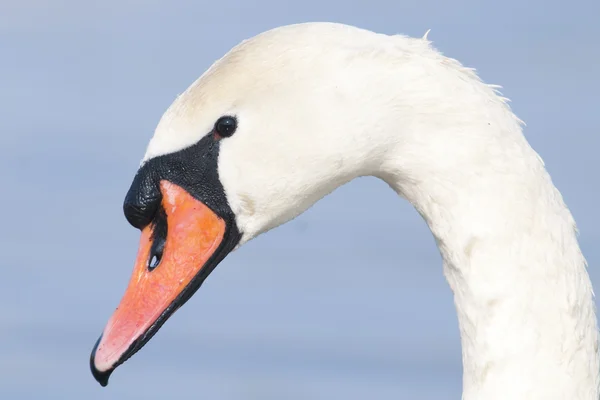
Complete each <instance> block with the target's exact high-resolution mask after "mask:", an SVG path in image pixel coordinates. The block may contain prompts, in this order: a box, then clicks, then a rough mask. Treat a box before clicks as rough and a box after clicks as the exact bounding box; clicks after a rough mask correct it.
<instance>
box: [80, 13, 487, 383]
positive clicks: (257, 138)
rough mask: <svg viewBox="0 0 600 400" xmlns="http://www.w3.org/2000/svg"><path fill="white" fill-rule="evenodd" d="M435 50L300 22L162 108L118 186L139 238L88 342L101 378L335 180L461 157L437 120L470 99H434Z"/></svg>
mask: <svg viewBox="0 0 600 400" xmlns="http://www.w3.org/2000/svg"><path fill="white" fill-rule="evenodd" d="M442 60H443V59H442V58H441V56H439V54H438V53H436V52H435V51H433V50H432V49H431V48H430V46H429V43H428V42H427V41H425V40H422V39H410V38H406V37H402V36H385V35H380V34H375V33H372V32H368V31H364V30H361V29H358V28H354V27H349V26H345V25H337V24H302V25H293V26H287V27H283V28H278V29H275V30H272V31H268V32H266V33H263V34H261V35H258V36H256V37H254V38H252V39H250V40H247V41H245V42H242V43H241V44H240V45H238V46H237V47H235V48H233V49H232V50H231V51H230V52H229V53H227V54H226V55H225V56H224V57H223V58H222V59H220V60H218V61H217V62H216V63H215V64H213V65H212V66H211V67H210V68H209V69H208V70H207V71H206V72H205V73H204V74H203V75H202V76H201V77H200V78H199V79H198V80H197V81H196V82H194V83H193V84H192V85H191V86H190V87H189V88H188V89H187V90H186V91H185V92H184V93H182V94H181V95H180V96H179V97H178V98H177V99H176V100H175V101H174V102H173V104H172V105H171V106H170V107H169V109H168V110H167V111H166V112H165V114H164V115H163V117H162V119H161V120H160V122H159V124H158V126H157V128H156V131H155V134H154V136H153V137H152V139H151V141H150V143H149V145H148V147H147V150H146V154H145V156H144V158H143V160H142V163H141V165H140V168H139V170H138V171H137V174H136V175H135V177H134V179H133V183H132V185H131V188H130V189H129V192H128V193H127V195H126V198H125V202H124V212H125V216H126V218H127V220H128V221H129V222H130V223H131V224H132V225H133V226H134V227H136V228H138V229H140V230H141V241H140V246H139V251H138V256H137V260H136V263H135V267H134V271H133V275H132V278H131V280H130V283H129V286H128V287H127V289H126V292H125V294H124V296H123V298H122V300H121V303H120V305H119V307H118V308H117V310H116V311H115V313H114V314H113V316H112V317H111V319H110V320H109V322H108V324H107V325H106V328H105V330H104V332H103V334H102V336H101V337H100V339H99V340H98V342H97V343H96V346H95V347H94V350H93V351H92V356H91V360H90V362H91V369H92V372H93V374H94V376H95V377H96V379H97V380H98V381H99V382H100V383H101V384H102V385H103V386H105V385H106V384H107V382H108V377H109V376H110V374H111V373H112V371H113V370H114V369H115V368H116V367H117V366H118V365H120V364H122V363H123V362H125V361H126V360H127V359H128V358H129V357H131V356H132V355H133V354H134V353H135V352H137V351H138V350H139V349H140V348H141V347H142V346H143V345H144V344H145V343H146V342H147V341H148V340H150V338H151V337H152V336H153V335H154V334H155V333H156V332H157V331H158V329H160V327H161V326H162V325H163V324H164V323H165V321H166V320H167V319H168V318H169V316H170V315H172V313H173V312H175V311H176V310H177V309H178V308H179V307H181V306H182V305H183V304H184V303H185V302H186V301H187V300H188V299H189V298H190V297H191V296H192V295H193V294H194V293H195V292H196V290H197V289H198V288H199V287H200V285H201V284H202V282H203V281H204V279H205V278H206V277H207V276H208V275H209V274H210V272H211V271H212V270H213V269H214V268H215V267H216V266H217V264H218V263H219V262H220V261H222V260H223V259H224V258H225V256H226V255H227V254H228V253H229V252H231V251H232V250H233V249H235V248H237V247H239V246H241V245H242V244H243V243H245V242H247V241H248V240H250V239H252V238H254V237H256V236H257V235H259V234H260V233H262V232H266V231H268V230H270V229H272V228H274V227H276V226H278V225H281V224H283V223H285V222H287V221H289V220H291V219H293V218H294V217H296V216H298V215H299V214H301V213H302V212H303V211H305V210H306V209H308V208H309V207H310V206H311V205H313V204H314V203H315V202H316V201H318V200H319V199H320V198H322V197H323V196H325V195H327V194H328V193H330V192H331V191H333V190H334V189H335V188H337V187H338V186H340V185H342V184H344V183H346V182H348V181H350V180H352V179H353V178H355V177H358V176H365V175H375V176H383V175H384V174H385V171H386V170H389V168H390V165H391V164H390V163H391V162H393V163H395V164H394V167H393V168H396V169H397V170H398V171H400V172H401V173H405V174H406V179H407V182H409V181H411V180H420V179H421V178H422V177H426V176H427V171H426V170H427V169H428V168H429V169H431V168H436V169H438V170H440V171H442V170H445V169H446V168H447V167H448V164H449V163H451V162H453V161H452V159H451V158H449V157H448V156H447V154H448V153H449V152H450V153H452V152H455V153H456V154H459V153H460V154H462V159H463V160H464V154H465V152H466V151H467V150H468V148H467V149H465V146H464V143H461V142H460V141H458V143H457V140H456V137H457V136H458V135H460V134H461V132H463V130H461V129H456V131H451V130H448V129H445V126H446V125H445V124H444V123H443V121H440V118H439V115H442V114H443V115H445V113H446V114H449V115H453V112H454V114H456V115H459V117H454V118H457V119H458V120H460V115H464V111H463V110H464V109H465V104H461V102H460V101H457V102H454V103H451V102H449V103H448V104H444V105H443V108H441V109H440V106H439V104H437V103H436V102H435V99H436V98H437V97H440V96H442V95H443V94H444V93H447V94H448V98H451V97H452V96H451V93H453V91H454V90H455V86H453V85H454V84H453V83H444V82H445V81H444V78H443V77H439V74H438V73H435V74H434V72H435V71H437V70H436V68H437V69H439V68H440V67H439V65H440V62H442ZM450 66H452V65H450ZM456 70H457V71H458V68H456ZM440 71H441V72H440ZM443 71H444V70H439V71H438V72H440V73H442V74H443ZM457 73H459V72H456V71H454V72H453V74H457ZM460 73H466V72H464V71H463V72H460ZM434 76H438V77H439V82H436V78H434ZM452 82H453V81H452ZM438 83H439V84H438ZM424 85H425V86H427V87H424ZM390 87H393V89H390V90H388V88H390ZM490 90H491V89H490ZM469 96H470V95H468V94H467V95H465V96H464V98H463V99H462V102H463V103H468V102H469V101H475V100H474V99H471V97H469ZM434 115H436V116H437V118H432V116H434ZM465 121H467V119H465ZM468 121H469V123H478V118H471V119H468ZM473 121H475V122H473ZM486 121H487V120H486ZM481 123H482V126H483V124H485V123H484V122H481ZM453 126H456V124H454V125H453ZM486 126H487V125H486ZM443 127H444V129H442V128H443ZM430 131H431V132H437V135H438V137H437V138H435V140H434V139H433V138H431V137H430V138H425V136H424V135H425V134H424V132H430ZM433 142H434V143H435V145H432V144H431V143H433ZM477 143H478V141H477V140H471V141H470V146H471V148H473V146H476V145H477ZM399 149H400V150H399ZM398 151H400V152H401V154H403V157H401V159H398V157H396V156H394V157H391V154H394V155H396V154H398ZM472 153H473V154H481V153H480V152H479V153H478V152H476V151H472ZM441 154H444V157H441V156H440V155H441ZM416 172H419V173H420V174H421V175H419V174H417V173H416Z"/></svg>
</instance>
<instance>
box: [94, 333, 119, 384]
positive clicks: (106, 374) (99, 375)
mask: <svg viewBox="0 0 600 400" xmlns="http://www.w3.org/2000/svg"><path fill="white" fill-rule="evenodd" d="M101 340H102V336H100V337H99V338H98V341H97V342H96V344H95V345H94V348H93V349H92V354H91V355H90V370H91V371H92V375H93V376H94V379H96V381H97V382H98V383H99V384H100V386H102V387H106V386H107V385H108V378H110V375H111V374H112V372H113V371H114V368H110V369H108V370H106V371H100V370H99V369H97V368H96V350H97V349H98V345H99V344H100V341H101Z"/></svg>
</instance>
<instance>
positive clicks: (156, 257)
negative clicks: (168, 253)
mask: <svg viewBox="0 0 600 400" xmlns="http://www.w3.org/2000/svg"><path fill="white" fill-rule="evenodd" d="M161 256H162V254H153V255H152V256H151V257H150V261H149V262H148V269H149V270H150V271H152V270H153V269H154V268H156V267H158V264H160V259H161V258H162V257H161Z"/></svg>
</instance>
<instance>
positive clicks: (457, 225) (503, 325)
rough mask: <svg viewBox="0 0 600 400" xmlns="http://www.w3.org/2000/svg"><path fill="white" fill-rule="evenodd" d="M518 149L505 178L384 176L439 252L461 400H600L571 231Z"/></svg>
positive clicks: (590, 319)
mask: <svg viewBox="0 0 600 400" xmlns="http://www.w3.org/2000/svg"><path fill="white" fill-rule="evenodd" d="M524 149H525V151H524V153H523V154H521V156H522V159H523V160H525V162H523V163H516V162H512V163H510V165H511V170H507V169H504V170H502V171H498V169H497V168H491V167H490V168H488V167H486V166H485V164H482V165H481V166H479V167H478V168H477V171H470V172H465V171H464V170H459V169H447V170H444V171H442V170H439V171H437V173H436V174H434V175H429V178H428V179H420V178H421V177H414V176H413V177H411V179H407V178H406V176H405V175H404V174H402V173H400V172H399V171H401V170H402V168H401V167H400V166H395V164H394V162H393V161H392V162H390V163H389V164H388V165H387V167H386V171H384V172H382V173H381V174H380V175H381V177H382V178H383V179H384V180H385V181H387V182H388V184H390V186H392V188H394V189H395V190H396V191H397V192H398V193H399V194H400V195H401V196H403V197H405V198H406V199H408V200H409V201H410V202H411V203H412V204H413V205H414V206H415V208H416V209H417V210H418V211H419V212H420V213H421V215H422V216H423V218H424V219H425V220H426V222H427V223H428V225H429V227H430V229H431V231H432V233H433V235H434V236H435V238H436V241H437V244H438V246H439V250H440V252H441V255H442V258H443V263H444V274H445V276H446V278H447V281H448V283H449V285H450V287H451V289H452V292H453V294H454V301H455V306H456V310H457V314H458V321H459V327H460V334H461V344H462V357H463V370H464V371H463V391H464V394H463V399H464V400H484V399H485V400H496V399H498V400H499V399H511V400H538V399H539V400H542V399H543V400H549V399H557V400H558V399H561V400H562V399H570V400H584V399H585V400H597V399H598V397H599V363H598V335H597V324H596V316H595V307H594V302H593V293H592V286H591V283H590V279H589V277H588V274H587V271H586V264H585V260H584V258H583V256H582V254H581V252H580V249H579V246H578V243H577V238H576V230H575V224H574V221H573V219H572V217H571V214H570V212H569V211H568V209H567V207H566V206H565V205H564V203H563V201H562V197H561V196H560V193H559V192H558V190H557V189H556V188H555V187H554V185H553V184H552V182H551V180H550V178H549V176H548V174H547V173H546V171H545V169H544V167H543V164H542V162H541V160H540V159H539V158H538V157H537V155H536V154H535V153H534V152H533V150H531V148H529V146H526V147H524ZM506 157H509V155H506ZM397 161H398V164H400V163H401V162H402V160H401V159H400V158H398V160H397ZM490 164H493V165H496V166H497V163H494V162H493V161H490ZM507 165H508V164H507Z"/></svg>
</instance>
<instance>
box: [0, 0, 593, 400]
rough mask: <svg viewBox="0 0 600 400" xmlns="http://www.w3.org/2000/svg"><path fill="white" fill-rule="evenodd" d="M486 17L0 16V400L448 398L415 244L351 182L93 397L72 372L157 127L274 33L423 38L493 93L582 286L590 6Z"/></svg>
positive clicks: (318, 13) (269, 6) (445, 305)
mask: <svg viewBox="0 0 600 400" xmlns="http://www.w3.org/2000/svg"><path fill="white" fill-rule="evenodd" d="M484 3H485V5H484ZM491 3H492V2H482V1H474V0H473V1H458V0H457V1H453V2H446V1H441V0H438V1H414V0H407V1H391V0H390V1H377V0H371V1H360V2H358V1H355V2H345V1H341V0H337V1H324V0H319V1H313V0H304V1H297V2H294V3H290V4H285V2H281V1H275V0H273V1H253V2H250V1H248V2H244V3H243V4H242V2H241V1H237V2H236V1H229V0H221V1H217V2H206V1H166V0H165V1H158V0H145V1H142V0H119V1H117V0H105V1H102V2H91V1H88V2H81V1H76V0H62V1H60V0H53V1H50V0H46V1H42V0H19V1H16V0H5V1H2V2H1V3H0V107H1V110H2V111H1V113H0V115H1V118H0V149H1V150H2V157H0V179H1V181H2V195H1V196H0V205H1V210H2V224H1V226H2V227H3V229H1V230H0V253H1V254H2V259H1V261H0V265H1V266H2V271H3V276H2V279H1V280H0V310H1V317H0V398H2V399H11V400H17V399H31V400H33V399H35V400H38V399H61V400H70V399H78V400H79V399H86V400H95V399H115V398H118V399H145V400H151V399H165V398H189V397H190V396H192V398H206V399H261V400H264V399H290V400H296V399H302V400H304V399H332V398H344V399H348V400H350V399H371V398H377V399H392V398H394V399H396V398H410V399H426V400H428V399H459V398H460V393H461V358H460V347H459V336H458V329H457V323H456V318H455V311H454V307H453V304H452V297H451V293H450V290H449V289H448V287H447V285H446V282H445V280H444V278H443V276H442V271H441V263H440V261H441V260H440V257H439V254H438V251H437V249H436V247H435V243H434V240H433V238H432V237H431V235H430V233H429V231H428V229H427V227H426V225H425V223H424V222H423V221H422V220H421V218H420V217H419V215H418V214H417V213H416V212H415V211H414V210H413V209H412V208H411V207H410V205H408V204H407V203H406V202H404V201H402V200H400V199H399V198H397V196H396V195H395V194H394V193H393V192H392V191H391V190H389V189H388V187H387V186H386V185H385V184H383V183H382V182H379V181H377V180H375V179H367V178H364V179H360V180H357V181H354V182H352V183H351V184H349V185H347V186H344V187H342V188H341V189H339V190H338V191H336V192H335V193H334V194H332V195H331V196H329V197H327V198H326V199H324V200H322V201H321V202H320V203H318V204H317V206H315V207H314V208H312V209H311V210H309V211H308V212H307V213H306V214H304V215H303V216H301V217H300V218H298V219H297V220H295V221H293V222H291V223H289V224H287V225H285V226H283V227H280V228H278V229H276V230H274V231H271V232H269V233H268V234H265V235H263V236H262V237H260V238H258V239H256V240H254V241H252V242H250V243H249V244H247V245H246V246H244V247H243V248H242V249H240V250H239V251H237V252H235V253H233V254H232V255H231V256H229V257H228V258H227V259H226V261H224V262H223V263H222V264H221V265H220V266H219V267H218V268H217V270H215V272H214V273H213V274H212V275H211V277H210V278H209V279H208V280H207V281H206V283H205V284H204V286H203V288H202V289H201V291H200V292H198V293H197V294H196V296H195V297H194V298H193V299H192V300H190V301H189V302H188V303H187V305H186V306H185V307H183V308H182V309H181V310H180V311H178V312H177V314H176V315H174V316H173V318H172V319H171V320H170V321H169V322H168V323H167V324H166V325H165V327H164V328H163V329H162V330H161V331H160V333H159V334H158V335H157V336H156V337H155V338H154V339H153V340H152V341H151V342H150V344H149V345H148V346H146V347H145V348H144V350H143V351H141V352H140V353H138V354H137V355H136V356H135V357H134V358H133V359H131V360H130V361H128V362H127V363H126V364H125V365H124V366H122V367H120V368H119V369H118V370H117V372H116V373H115V374H114V375H113V377H112V378H111V383H110V385H109V386H108V387H107V388H104V389H102V388H101V387H100V386H99V385H98V384H97V383H96V382H95V381H94V380H93V378H92V376H91V374H90V373H89V370H88V356H89V352H90V350H91V348H92V346H93V344H94V342H95V340H96V338H97V337H98V335H99V334H100V333H101V331H102V329H103V327H104V325H105V323H106V320H107V319H108V317H109V316H110V314H111V313H112V311H113V309H114V307H115V306H116V305H117V302H118V301H119V299H120V297H121V295H122V293H123V290H124V288H125V286H126V284H127V281H128V279H129V275H130V272H131V269H132V267H133V261H134V257H135V254H136V251H137V244H138V243H137V242H138V232H137V231H136V230H134V229H133V228H131V227H130V226H129V225H128V224H127V222H126V221H125V219H124V217H123V215H122V211H121V204H122V200H123V197H124V195H125V192H126V190H127V189H128V187H129V184H130V182H131V179H132V177H133V175H134V173H135V171H136V168H137V166H138V163H139V161H140V159H141V157H142V155H143V153H144V151H145V147H146V144H147V142H148V140H149V138H150V137H151V135H152V133H153V130H154V127H155V125H156V123H157V122H158V120H159V118H160V116H161V114H162V113H163V111H164V110H165V109H166V108H167V107H168V105H169V104H170V103H171V101H173V100H174V98H175V96H176V95H177V94H178V93H180V92H182V91H183V90H184V89H185V88H186V87H187V86H188V85H189V84H190V83H191V82H192V81H193V80H195V79H196V78H197V77H198V76H199V75H200V74H201V73H202V72H203V71H204V70H205V69H206V68H207V67H208V66H209V65H210V64H211V63H212V62H213V61H214V60H215V59H217V58H218V57H220V56H221V55H223V54H224V53H225V52H226V51H227V50H229V49H230V48H231V47H232V46H233V45H235V44H237V43H238V42H239V41H241V40H243V39H245V38H248V37H250V36H253V35H255V34H257V33H259V32H261V31H264V30H266V29H269V28H273V27H276V26H279V25H284V24H289V23H296V22H305V21H335V22H343V23H348V24H352V25H357V26H360V27H363V28H368V29H372V30H375V31H378V32H382V33H388V34H394V33H404V34H408V35H411V36H422V35H423V34H424V33H425V31H426V30H427V29H430V28H431V29H432V31H431V33H430V35H429V38H430V39H431V40H433V42H434V45H435V46H436V47H438V48H439V49H440V50H441V51H442V52H444V53H445V54H447V55H449V56H451V57H454V58H457V59H459V60H460V61H461V62H463V63H464V64H465V65H466V66H469V67H475V68H477V70H478V71H479V73H480V75H481V76H482V78H483V79H484V80H485V81H486V82H488V83H494V84H500V85H502V86H503V87H504V89H503V90H502V92H503V93H504V95H505V96H507V97H509V98H510V99H512V107H513V109H514V110H515V112H516V114H517V115H518V116H519V117H520V118H522V119H523V120H525V122H526V123H527V127H526V130H525V133H526V135H527V138H528V139H529V141H530V142H531V143H532V145H533V146H534V148H535V149H536V150H537V151H538V152H539V153H540V154H541V155H542V157H543V158H544V160H545V162H546V165H547V167H548V169H549V170H550V173H551V174H552V176H553V179H554V181H555V183H556V185H557V186H558V187H559V189H560V190H561V191H562V193H563V195H564V197H565V199H566V201H567V203H568V205H569V206H570V208H571V210H572V212H573V214H574V215H575V218H576V220H577V222H578V225H579V229H580V232H581V244H582V247H583V250H584V253H585V255H586V257H587V259H588V261H589V264H590V274H591V275H592V278H593V280H594V285H595V287H596V289H597V290H598V287H600V272H599V271H598V265H599V264H600V250H599V247H598V243H599V242H600V229H599V225H600V224H599V222H600V213H599V211H598V196H599V194H600V190H599V181H600V179H599V178H598V176H597V175H598V166H597V161H596V160H597V158H596V157H597V154H598V148H599V147H600V112H599V109H598V106H599V102H598V93H600V78H599V77H598V70H599V69H598V65H600V46H599V45H598V37H599V36H600V25H599V24H598V16H599V15H600V2H598V1H596V0H587V1H585V0H572V1H569V2H559V1H541V0H533V1H522V0H507V1H502V2H494V4H493V5H492V4H491ZM594 244H596V245H594Z"/></svg>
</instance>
